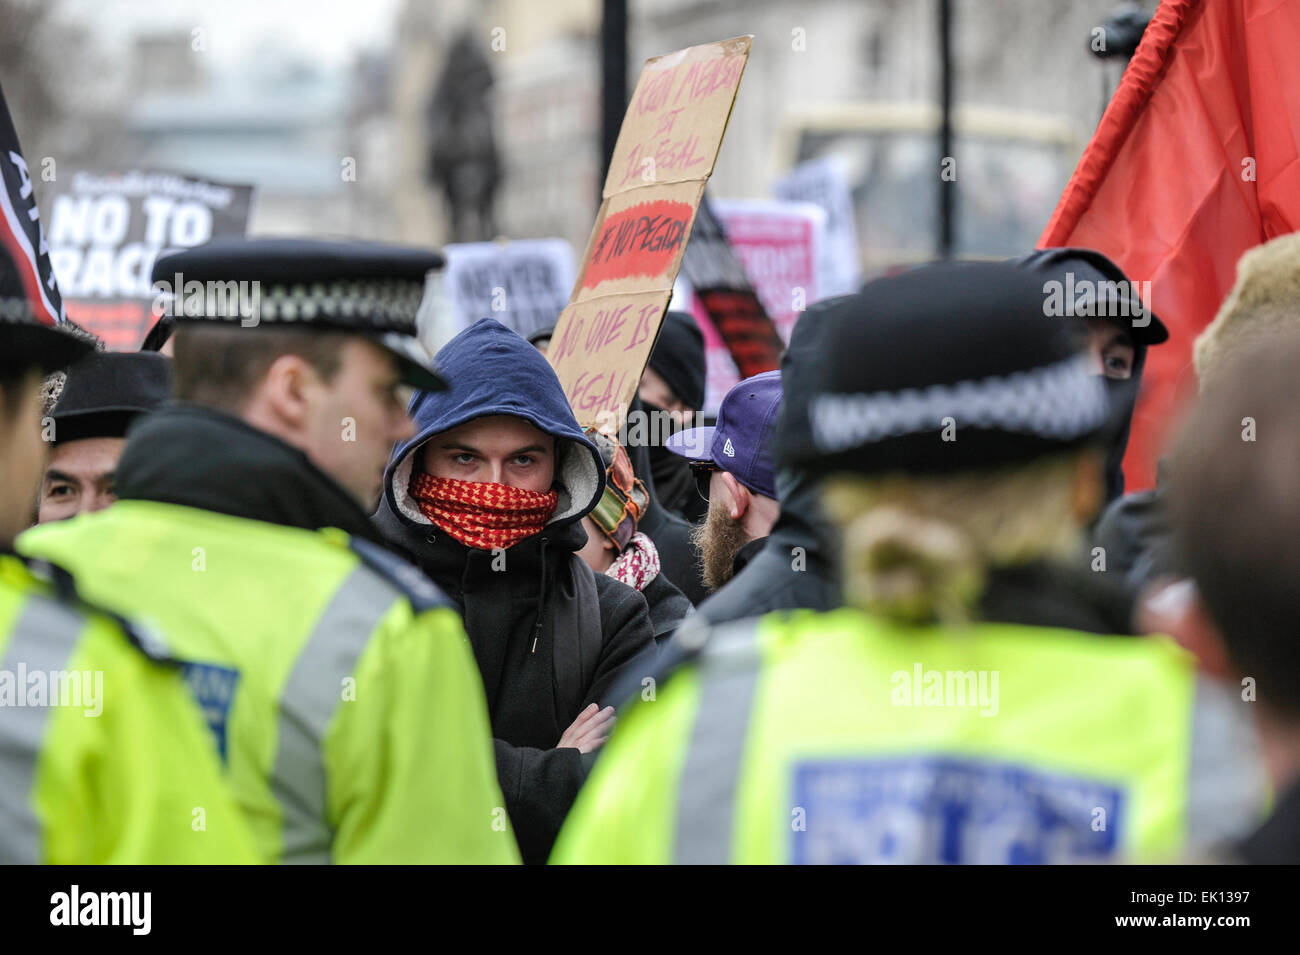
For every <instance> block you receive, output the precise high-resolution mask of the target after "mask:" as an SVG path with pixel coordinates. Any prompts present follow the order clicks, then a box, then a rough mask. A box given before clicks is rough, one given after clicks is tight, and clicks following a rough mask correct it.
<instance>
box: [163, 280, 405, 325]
mask: <svg viewBox="0 0 1300 955" xmlns="http://www.w3.org/2000/svg"><path fill="white" fill-rule="evenodd" d="M194 285H195V286H198V287H196V288H194V287H191V288H187V287H186V286H184V285H182V286H181V288H179V289H178V290H177V291H176V292H174V293H173V295H172V301H171V304H170V307H169V312H170V314H172V315H174V316H175V317H176V318H181V319H184V318H198V319H216V320H221V319H235V318H247V317H251V314H252V313H255V314H256V317H257V319H258V321H261V322H273V323H282V324H288V323H291V322H322V323H326V322H330V321H337V322H340V323H344V324H347V325H349V326H356V327H358V328H364V327H370V328H373V329H376V330H381V331H406V332H410V331H413V330H414V329H415V324H416V313H417V312H418V311H419V308H420V302H421V300H422V298H423V297H424V286H423V285H421V284H420V283H418V282H410V281H403V280H397V279H393V280H379V281H364V282H360V281H351V282H349V281H340V282H313V283H310V284H304V285H299V284H293V285H269V284H266V283H251V282H233V281H232V282H205V283H194ZM254 289H255V291H254Z"/></svg>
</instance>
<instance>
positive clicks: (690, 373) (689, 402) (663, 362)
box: [650, 312, 707, 411]
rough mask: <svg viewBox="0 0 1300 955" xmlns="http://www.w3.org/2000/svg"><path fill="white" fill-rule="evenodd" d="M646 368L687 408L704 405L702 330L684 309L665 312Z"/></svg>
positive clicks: (704, 369)
mask: <svg viewBox="0 0 1300 955" xmlns="http://www.w3.org/2000/svg"><path fill="white" fill-rule="evenodd" d="M650 367H651V368H653V369H654V370H655V373H656V374H658V375H659V377H660V378H662V379H663V380H664V382H665V383H666V384H667V385H668V387H669V388H671V389H672V390H673V394H675V395H676V396H677V397H678V398H680V399H682V401H683V403H685V404H686V406H687V407H689V408H694V409H695V410H697V411H698V410H699V409H700V408H703V407H704V381H705V377H706V374H707V366H706V364H705V360H704V333H703V332H701V331H700V326H699V325H697V324H696V323H695V319H694V318H692V317H691V316H690V315H688V314H687V313H685V312H665V313H664V320H663V323H662V324H661V325H660V326H659V338H658V339H656V340H655V347H654V351H652V352H651V353H650Z"/></svg>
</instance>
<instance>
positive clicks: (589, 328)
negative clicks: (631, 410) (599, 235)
mask: <svg viewBox="0 0 1300 955" xmlns="http://www.w3.org/2000/svg"><path fill="white" fill-rule="evenodd" d="M668 294H669V293H667V292H651V293H641V294H637V295H607V296H603V297H602V298H599V299H594V300H592V301H589V302H585V303H582V304H579V305H570V306H569V307H568V308H567V309H565V315H564V316H563V317H562V320H561V322H560V323H559V325H558V326H557V327H556V332H557V333H558V337H557V338H555V339H553V340H552V341H551V348H550V352H549V353H548V355H547V358H548V359H549V360H550V361H551V364H552V365H554V367H555V369H556V373H557V374H558V375H559V377H560V380H561V381H562V382H564V384H565V393H566V395H567V397H568V399H569V404H570V405H571V406H572V407H573V410H574V412H575V413H576V414H577V415H578V419H579V420H580V421H584V422H592V421H595V420H597V419H598V417H599V416H600V415H601V414H602V412H608V411H614V410H616V409H619V406H620V405H622V404H624V403H626V402H627V401H628V400H630V397H629V396H630V394H631V393H634V392H635V391H636V386H637V383H639V382H640V380H641V370H642V367H643V365H644V363H645V354H646V352H647V350H648V348H649V347H650V345H651V344H652V343H653V341H654V337H655V335H656V334H657V333H658V331H659V318H660V316H661V314H662V313H663V309H664V306H665V305H666V304H667V299H668ZM570 370H571V373H570Z"/></svg>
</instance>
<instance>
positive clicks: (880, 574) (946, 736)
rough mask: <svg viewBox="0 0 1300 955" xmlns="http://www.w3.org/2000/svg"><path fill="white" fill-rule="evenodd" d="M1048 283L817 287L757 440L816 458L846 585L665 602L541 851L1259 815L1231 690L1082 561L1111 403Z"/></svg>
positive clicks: (709, 852)
mask: <svg viewBox="0 0 1300 955" xmlns="http://www.w3.org/2000/svg"><path fill="white" fill-rule="evenodd" d="M1040 286H1041V282H1036V281H1035V280H1034V279H1033V277H1032V276H1029V275H1027V274H1025V273H1024V272H1022V271H1019V270H1017V269H1015V267H1014V266H1011V265H1008V264H1004V263H988V264H961V265H946V266H933V267H929V268H924V269H918V270H915V271H913V272H911V273H908V274H904V275H899V276H894V277H890V278H885V279H881V280H878V281H876V282H874V283H872V284H871V285H869V286H868V287H867V288H865V289H864V290H863V292H862V293H861V294H860V295H856V296H850V297H847V298H845V299H844V300H842V301H841V302H839V303H838V304H836V305H835V306H834V307H832V308H831V309H829V310H828V312H827V314H825V315H824V316H823V318H822V321H824V322H826V323H827V326H826V328H825V332H826V337H825V342H826V347H825V349H824V351H823V352H822V353H821V355H820V358H819V364H820V369H819V370H820V374H819V375H817V376H815V380H817V381H819V382H820V384H819V385H818V387H816V388H815V389H812V393H811V394H807V393H801V394H800V395H798V396H794V395H791V396H788V400H787V403H786V406H785V408H784V409H783V411H782V418H781V422H780V425H779V428H778V437H777V440H776V442H775V446H776V447H777V448H778V449H779V452H778V453H779V454H780V455H782V456H783V457H784V459H785V461H784V463H786V464H788V465H795V466H800V467H804V468H807V469H810V471H812V472H815V473H817V474H818V475H819V476H822V477H824V478H825V479H826V483H825V492H824V501H825V503H826V505H827V508H828V513H829V514H830V515H831V516H832V517H833V519H834V520H835V522H836V524H837V525H838V527H839V528H840V530H841V531H842V532H843V540H844V554H843V568H844V580H845V602H846V605H847V606H845V607H844V608H843V609H840V610H835V611H832V612H829V613H820V614H819V613H796V614H790V615H782V614H773V615H769V616H767V617H763V618H760V619H758V620H750V621H736V622H734V623H729V624H725V625H722V626H719V627H718V628H717V629H716V630H714V631H712V632H711V633H710V632H705V631H702V630H694V628H693V627H692V626H691V624H690V622H688V623H687V624H686V625H684V626H683V629H682V630H680V631H679V632H678V637H677V639H678V640H679V641H682V642H684V643H687V644H694V645H696V646H700V645H701V644H702V649H701V650H699V652H698V653H697V654H696V656H695V658H694V659H693V660H692V661H690V662H689V663H687V664H685V665H684V666H682V667H681V668H680V670H679V672H677V673H676V674H675V675H674V676H672V677H671V679H669V680H668V682H667V684H666V685H664V686H659V687H658V689H657V692H656V693H655V694H654V702H645V703H641V704H639V705H638V706H636V707H634V708H632V709H630V710H629V711H627V712H626V715H625V716H624V717H623V718H622V725H621V726H620V728H619V730H618V731H617V732H616V733H615V734H614V736H613V738H612V739H611V740H610V742H609V744H608V745H607V750H606V752H605V754H604V755H603V756H602V758H601V761H600V763H598V764H597V766H596V768H595V770H594V772H593V775H592V777H591V779H590V780H589V782H588V785H587V787H586V788H585V789H584V790H583V792H582V793H581V794H580V796H579V799H578V801H577V804H576V805H575V807H574V810H573V812H572V814H571V815H570V817H569V820H568V823H567V824H566V827H565V829H564V830H563V831H562V833H561V836H560V839H559V841H558V842H557V845H556V849H555V853H554V855H553V857H552V858H553V860H555V861H561V862H614V861H618V862H633V861H635V862H670V861H677V862H713V863H720V862H728V861H731V862H752V863H778V862H807V863H812V862H837V863H838V862H914V863H938V862H945V863H954V862H979V863H1013V862H1070V861H1106V860H1115V859H1120V858H1131V857H1138V858H1144V857H1161V856H1167V855H1168V854H1173V853H1176V852H1178V851H1179V850H1180V849H1182V848H1183V847H1184V846H1185V845H1186V844H1188V843H1189V842H1204V841H1211V840H1214V839H1216V838H1219V837H1223V836H1227V835H1229V834H1230V833H1232V832H1234V831H1240V830H1241V829H1242V828H1244V827H1245V826H1247V825H1249V823H1250V820H1251V819H1252V817H1253V816H1254V814H1255V812H1256V811H1257V809H1258V807H1259V797H1260V794H1261V790H1260V786H1261V782H1262V781H1261V777H1260V773H1259V764H1258V762H1257V761H1256V760H1255V759H1254V758H1253V747H1252V740H1251V738H1250V737H1249V735H1247V730H1246V728H1245V724H1244V719H1243V717H1244V714H1243V713H1242V712H1241V711H1242V710H1243V709H1244V707H1243V706H1242V704H1240V703H1239V702H1238V703H1236V705H1235V708H1234V707H1233V704H1232V703H1229V702H1227V696H1226V694H1225V693H1223V692H1222V691H1216V690H1215V689H1213V688H1212V687H1210V686H1209V685H1208V684H1207V683H1205V682H1203V681H1202V680H1200V679H1198V676H1197V673H1196V670H1195V667H1194V665H1193V661H1192V660H1191V658H1190V657H1189V656H1188V655H1187V654H1185V653H1184V652H1183V651H1182V650H1180V649H1179V648H1177V647H1175V646H1174V645H1173V644H1172V643H1170V642H1169V641H1167V640H1165V639H1163V638H1160V639H1156V638H1140V637H1130V636H1122V635H1117V634H1120V633H1122V632H1123V631H1124V630H1125V627H1126V619H1125V615H1124V614H1123V613H1116V612H1115V611H1116V608H1117V607H1121V606H1123V605H1124V602H1123V601H1119V602H1118V603H1112V602H1110V601H1109V600H1107V599H1103V597H1102V596H1101V595H1099V594H1098V593H1097V591H1098V589H1099V586H1100V584H1099V583H1098V582H1099V581H1103V580H1104V578H1105V575H1104V574H1093V573H1091V568H1090V566H1089V564H1088V563H1087V561H1086V555H1085V557H1084V558H1083V559H1080V557H1079V556H1076V555H1077V554H1078V552H1077V551H1076V550H1075V548H1076V546H1077V543H1078V540H1079V536H1080V533H1081V530H1082V528H1083V527H1084V526H1085V524H1086V521H1087V520H1088V519H1089V518H1090V517H1091V515H1092V513H1093V512H1094V511H1095V508H1096V506H1097V504H1098V503H1099V501H1100V499H1101V496H1102V489H1103V486H1104V485H1103V483H1102V470H1101V461H1102V455H1101V454H1100V453H1099V451H1098V445H1099V443H1100V441H1099V439H1100V440H1104V435H1105V430H1106V424H1107V414H1108V412H1107V402H1106V397H1105V392H1104V386H1103V385H1102V383H1101V381H1100V380H1099V379H1098V378H1097V377H1096V376H1095V375H1093V374H1091V373H1090V369H1089V366H1088V362H1087V359H1086V357H1084V356H1083V355H1081V354H1080V353H1078V352H1076V351H1075V350H1074V346H1073V344H1072V342H1073V341H1077V339H1072V338H1067V337H1066V336H1065V335H1063V334H1061V333H1062V332H1063V330H1064V327H1063V325H1062V323H1060V322H1057V321H1054V320H1052V319H1048V318H1045V317H1044V311H1043V293H1042V291H1041V288H1040ZM693 631H694V632H693Z"/></svg>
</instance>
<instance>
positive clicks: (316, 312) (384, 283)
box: [153, 238, 446, 391]
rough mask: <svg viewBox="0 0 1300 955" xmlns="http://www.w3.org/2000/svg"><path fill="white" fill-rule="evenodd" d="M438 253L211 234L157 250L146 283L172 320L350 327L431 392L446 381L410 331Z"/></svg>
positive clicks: (366, 244) (410, 248)
mask: <svg viewBox="0 0 1300 955" xmlns="http://www.w3.org/2000/svg"><path fill="white" fill-rule="evenodd" d="M443 261H444V260H443V257H442V255H440V254H439V253H437V252H433V251H431V250H429V249H421V248H416V247H413V246H399V245H384V244H380V243H375V242H354V241H343V240H327V239H280V238H267V239H244V238H236V239H216V240H214V241H212V242H209V243H208V244H207V245H200V246H196V247H195V248H193V249H186V250H184V251H182V252H175V253H172V254H170V255H164V256H161V257H160V258H159V259H158V260H157V261H156V262H155V263H154V267H153V284H154V289H155V291H160V290H162V291H165V290H170V291H171V293H172V300H171V303H170V305H169V307H168V311H169V313H170V314H171V315H172V316H173V317H174V318H175V320H176V322H177V323H178V324H184V323H190V322H227V323H231V324H234V323H238V324H241V325H244V326H246V327H247V326H253V325H265V326H275V327H279V328H290V327H291V328H303V329H309V330H315V329H320V330H333V331H344V332H354V333H356V334H358V335H364V336H366V337H368V338H371V339H373V340H374V342H375V343H376V344H377V345H380V346H382V347H383V348H386V349H387V350H388V351H390V352H392V353H393V354H394V355H396V356H397V358H398V359H399V360H400V361H401V363H402V366H403V370H404V373H405V378H404V380H405V381H406V383H407V384H410V385H413V386H415V387H417V388H424V389H427V390H431V391H434V390H440V389H444V388H446V382H444V381H443V380H442V378H440V377H439V376H438V375H437V373H436V372H434V370H433V362H432V359H431V358H430V357H429V355H428V353H427V352H426V351H425V349H424V348H423V346H421V345H420V343H419V340H418V339H417V337H416V313H417V312H418V311H419V307H420V301H421V299H422V298H423V297H424V279H425V275H426V274H427V273H429V272H430V271H432V270H434V269H438V268H441V267H442V265H443ZM196 283H197V284H196ZM236 283H240V284H236Z"/></svg>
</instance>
